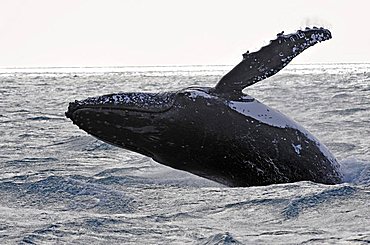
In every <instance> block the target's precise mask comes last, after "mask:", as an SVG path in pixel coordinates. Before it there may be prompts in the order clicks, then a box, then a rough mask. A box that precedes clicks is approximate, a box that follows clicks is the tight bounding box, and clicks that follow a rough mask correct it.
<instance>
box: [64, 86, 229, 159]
mask: <svg viewBox="0 0 370 245" xmlns="http://www.w3.org/2000/svg"><path fill="white" fill-rule="evenodd" d="M223 101H224V99H222V98H221V99H220V98H219V97H217V96H215V95H214V94H212V89H210V88H187V89H183V90H180V91H176V92H163V93H136V92H131V93H116V94H108V95H103V96H98V97H90V98H87V99H85V100H80V101H77V100H76V101H75V102H71V103H69V107H68V111H67V112H66V113H65V115H66V116H67V117H68V118H69V119H71V120H72V121H73V123H74V124H76V125H77V126H78V127H79V128H80V129H82V130H84V131H86V132H87V133H89V134H91V135H93V136H94V137H96V138H98V139H100V140H102V141H104V142H107V143H109V144H113V145H115V146H119V147H121V148H125V149H128V150H131V151H135V152H138V153H141V154H144V155H146V156H149V157H152V158H154V159H157V160H159V161H161V160H160V159H163V158H165V155H166V153H167V152H169V151H179V152H180V151H184V150H186V147H187V146H189V145H190V144H191V141H192V138H194V137H193V136H191V133H192V132H193V133H198V131H202V130H204V128H203V129H202V126H203V127H205V126H206V124H207V121H210V120H213V119H212V118H214V116H216V117H217V115H218V114H220V113H221V110H219V109H218V111H219V112H217V111H214V110H215V105H220V104H224V103H223ZM204 109H206V110H204ZM212 110H213V111H212ZM225 110H226V109H225ZM199 119H201V120H199ZM196 122H202V125H199V123H197V124H196ZM179 135H181V136H180V137H179ZM164 161H165V160H164Z"/></svg>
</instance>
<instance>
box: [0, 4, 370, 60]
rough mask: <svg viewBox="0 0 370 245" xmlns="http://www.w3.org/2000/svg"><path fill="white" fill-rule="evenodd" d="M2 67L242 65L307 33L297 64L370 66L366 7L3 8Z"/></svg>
mask: <svg viewBox="0 0 370 245" xmlns="http://www.w3.org/2000/svg"><path fill="white" fill-rule="evenodd" d="M0 10H1V14H0V67H40V66H41V67H44V66H47V67H52V66H68V67H70V66H141V65H154V66H155V65H218V64H220V65H234V64H235V65H236V64H237V63H238V62H239V61H241V58H242V53H244V52H246V51H247V50H250V51H254V50H257V49H259V48H260V47H261V46H263V45H265V44H267V43H268V41H269V40H270V39H274V38H275V37H276V34H277V33H279V32H281V31H283V30H284V31H285V33H289V32H292V31H295V30H297V29H300V28H304V27H305V26H306V25H309V26H312V25H317V26H324V27H326V28H329V29H330V30H331V32H332V35H333V39H331V40H329V41H326V42H324V43H320V44H317V45H316V46H315V47H312V48H310V49H308V50H307V51H305V52H304V53H302V54H301V55H300V56H299V57H297V58H296V59H295V60H294V61H293V62H294V63H296V64H302V63H333V62H335V63H347V62H350V63H353V62H354V63H359V62H370V31H369V30H370V28H369V25H370V13H369V12H370V1H368V0H352V1H349V0H278V1H275V0H270V1H266V0H254V1H247V0H240V1H238V0H225V1H218V0H183V1H180V0H0Z"/></svg>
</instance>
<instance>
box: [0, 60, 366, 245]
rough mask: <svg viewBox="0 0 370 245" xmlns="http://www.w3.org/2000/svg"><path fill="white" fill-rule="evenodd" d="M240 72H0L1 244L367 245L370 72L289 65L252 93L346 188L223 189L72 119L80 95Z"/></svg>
mask: <svg viewBox="0 0 370 245" xmlns="http://www.w3.org/2000/svg"><path fill="white" fill-rule="evenodd" d="M231 68H232V67H231V66H176V67H108V68H102V67H101V68H99V67H95V68H12V69H10V68H8V69H5V68H3V69H0V85H1V86H0V137H1V141H0V169H1V171H0V244H88V243H90V244H369V243H370V64H327V65H290V66H288V68H286V69H285V70H283V71H281V72H280V73H279V74H277V75H275V76H273V77H271V78H269V79H267V80H264V81H261V82H259V83H257V84H255V85H253V86H251V87H249V88H247V89H245V90H244V92H245V93H247V94H248V95H251V96H253V97H255V98H257V99H258V100H260V101H261V102H263V103H265V104H267V105H269V106H271V107H273V108H275V109H278V110H280V111H281V112H283V113H284V114H286V115H288V116H290V117H291V118H293V119H294V120H295V121H297V122H298V123H300V124H301V125H303V126H304V127H305V128H306V129H308V130H309V131H310V132H311V133H313V134H314V135H315V136H316V137H318V138H319V139H320V140H321V142H322V143H324V144H325V145H326V146H327V147H328V148H329V149H330V151H331V152H332V153H333V154H334V155H335V156H336V158H337V159H338V161H339V162H340V164H341V168H342V172H343V173H344V176H345V182H344V183H342V184H338V185H331V186H328V185H322V184H317V183H312V182H297V183H290V184H279V185H270V186H263V187H249V188H229V187H225V186H222V185H220V184H217V183H214V182H212V181H209V180H205V179H202V178H200V177H197V176H194V175H191V174H188V173H185V172H181V171H177V170H173V169H171V168H168V167H165V166H162V165H160V164H158V163H156V162H154V161H153V160H151V159H149V158H147V157H144V156H141V155H139V154H136V153H133V152H130V151H127V150H124V149H120V148H116V147H113V146H110V145H108V144H105V143H103V142H101V141H99V140H97V139H95V138H93V137H91V136H90V135H87V134H86V133H85V132H83V131H81V130H79V129H78V128H77V127H76V126H75V125H73V124H72V122H71V121H70V120H68V119H66V118H65V116H64V112H65V111H66V109H67V107H68V102H70V101H74V100H75V99H84V98H86V97H89V96H97V95H102V94H107V93H113V92H120V91H121V92H127V91H164V90H178V89H181V88H184V87H187V86H191V85H197V86H213V85H215V84H216V82H217V81H218V80H219V79H220V77H221V76H222V75H223V74H225V72H227V71H228V70H229V69H231Z"/></svg>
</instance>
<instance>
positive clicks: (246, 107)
mask: <svg viewBox="0 0 370 245" xmlns="http://www.w3.org/2000/svg"><path fill="white" fill-rule="evenodd" d="M241 99H242V101H228V102H227V105H228V106H229V107H230V108H231V109H232V110H234V111H236V112H238V113H240V114H243V115H245V116H248V117H251V118H254V119H256V120H258V121H260V122H262V123H265V124H268V125H271V126H273V127H278V128H293V129H296V130H298V131H300V132H301V133H303V134H304V135H306V136H307V138H309V139H310V140H312V141H313V142H315V144H316V145H317V147H318V148H319V149H320V151H321V152H322V153H323V154H324V156H326V157H327V158H328V159H329V160H330V162H332V163H333V164H334V165H335V167H336V168H337V169H339V165H338V163H337V162H336V160H335V158H334V156H333V155H332V154H331V153H330V152H329V150H328V149H327V148H326V146H325V145H323V144H321V143H320V142H319V141H318V140H317V139H316V137H315V136H313V135H312V134H311V133H310V132H308V131H307V130H306V129H305V128H303V127H302V126H300V125H299V124H297V123H296V122H294V121H293V120H292V119H290V118H288V117H287V116H285V115H284V114H282V113H281V112H279V111H278V110H274V109H272V108H270V107H268V106H266V105H264V104H262V103H261V102H259V101H258V100H256V99H254V98H253V97H251V96H248V95H245V96H243V97H242V98H241ZM301 147H302V146H301ZM300 150H301V149H300ZM296 152H297V151H296ZM298 154H299V153H298Z"/></svg>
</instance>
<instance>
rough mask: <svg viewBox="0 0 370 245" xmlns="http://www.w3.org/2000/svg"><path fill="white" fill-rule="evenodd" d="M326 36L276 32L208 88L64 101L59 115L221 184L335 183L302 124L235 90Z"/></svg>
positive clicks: (313, 31) (335, 175)
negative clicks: (62, 113)
mask: <svg viewBox="0 0 370 245" xmlns="http://www.w3.org/2000/svg"><path fill="white" fill-rule="evenodd" d="M330 38H331V33H330V31H328V30H327V29H324V28H306V29H305V30H301V31H297V32H296V33H293V34H289V35H284V34H278V36H277V38H276V39H275V40H272V41H271V42H270V44H269V45H267V46H265V47H262V48H261V49H260V50H259V51H257V52H253V53H249V52H248V53H246V54H244V55H243V60H242V61H241V62H240V63H239V64H238V65H237V66H236V67H234V68H233V69H232V70H231V71H230V72H229V73H227V74H226V75H225V76H224V77H222V78H221V80H220V81H219V82H218V83H217V85H216V86H215V87H190V88H185V89H181V90H179V91H169V92H160V93H140V92H137V93H132V92H131V93H116V94H109V95H103V96H98V97H90V98H87V99H85V100H81V101H75V102H72V103H70V104H69V107H68V111H67V112H66V116H67V117H68V118H70V119H71V120H72V121H73V123H74V124H76V125H77V126H78V127H79V128H81V129H82V130H84V131H86V132H87V133H89V134H91V135H93V136H95V137H96V138H98V139H100V140H102V141H105V142H107V143H109V144H112V145H115V146H118V147H122V148H125V149H128V150H131V151H135V152H138V153H140V154H143V155H145V156H148V157H151V158H152V159H154V160H155V161H157V162H159V163H161V164H164V165H167V166H170V167H172V168H175V169H180V170H184V171H188V172H190V173H193V174H195V175H198V176H201V177H204V178H207V179H211V180H214V181H216V182H219V183H222V184H224V185H228V186H233V187H236V186H255V185H268V184H277V183H288V182H295V181H314V182H318V183H324V184H336V183H340V182H341V181H342V175H341V173H340V171H339V165H338V163H337V161H336V159H335V157H334V156H333V155H332V154H331V153H330V152H329V151H328V149H327V148H326V147H325V146H324V145H323V144H321V143H320V142H319V141H318V140H317V139H316V138H315V137H314V136H313V135H312V134H311V133H309V132H308V131H307V130H305V129H304V128H303V127H302V126H300V125H298V124H297V123H296V122H294V121H293V120H291V119H290V118H288V117H287V116H285V115H283V114H282V113H280V112H279V111H277V110H274V109H272V108H270V107H268V106H266V105H264V104H262V103H261V102H259V101H258V100H256V99H255V98H253V97H251V96H249V95H247V94H244V93H243V92H242V90H243V89H244V88H246V87H248V86H250V85H253V84H254V83H256V82H258V81H261V80H263V79H265V78H267V77H270V76H272V75H274V74H276V73H277V72H278V71H280V70H281V69H283V68H284V67H285V66H286V65H287V64H288V63H289V62H290V61H291V60H292V59H293V58H294V57H296V56H297V55H298V54H299V53H301V52H302V51H303V50H305V49H307V48H308V47H310V46H313V45H314V44H316V43H318V42H321V41H325V40H328V39H330Z"/></svg>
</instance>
